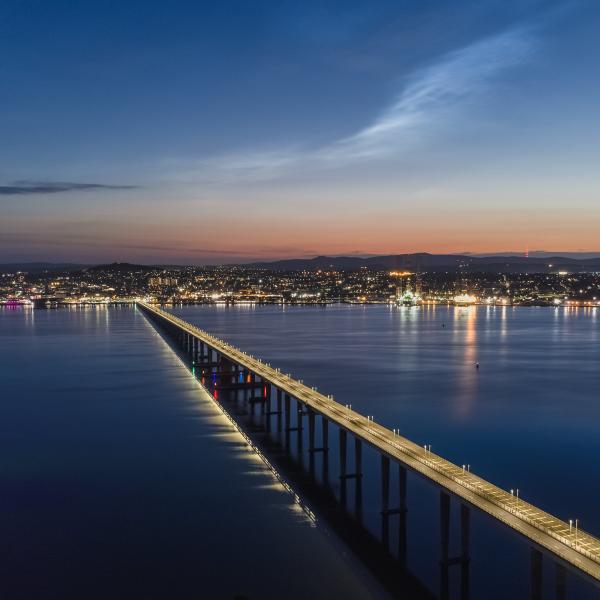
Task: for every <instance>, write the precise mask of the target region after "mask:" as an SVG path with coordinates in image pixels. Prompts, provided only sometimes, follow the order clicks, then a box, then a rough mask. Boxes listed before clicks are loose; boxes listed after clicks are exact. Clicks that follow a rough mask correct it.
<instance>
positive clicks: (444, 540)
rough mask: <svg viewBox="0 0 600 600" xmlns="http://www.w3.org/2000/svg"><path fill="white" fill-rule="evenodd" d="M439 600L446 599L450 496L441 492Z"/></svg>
mask: <svg viewBox="0 0 600 600" xmlns="http://www.w3.org/2000/svg"><path fill="white" fill-rule="evenodd" d="M440 542H441V555H440V598H441V599H442V600H447V598H448V592H449V590H448V583H449V578H448V567H449V564H448V558H449V555H448V550H449V546H450V496H449V495H448V494H447V493H446V492H444V491H442V492H440Z"/></svg>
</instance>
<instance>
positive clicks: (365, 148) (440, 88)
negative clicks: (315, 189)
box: [320, 29, 535, 161]
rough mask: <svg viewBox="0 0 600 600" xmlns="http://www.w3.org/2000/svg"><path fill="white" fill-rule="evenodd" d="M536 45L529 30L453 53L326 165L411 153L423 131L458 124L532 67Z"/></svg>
mask: <svg viewBox="0 0 600 600" xmlns="http://www.w3.org/2000/svg"><path fill="white" fill-rule="evenodd" d="M534 47H535V42H534V39H533V37H532V36H531V34H530V33H529V32H528V31H527V30H524V29H518V30H513V31H509V32H505V33H502V34H499V35H496V36H493V37H489V38H486V39H484V40H481V41H479V42H476V43H474V44H471V45H470V46H467V47H466V48H462V49H460V50H458V51H455V52H451V53H450V54H447V55H445V56H444V57H442V58H441V59H440V60H438V61H437V62H435V63H433V64H431V65H430V66H428V67H426V68H424V69H421V70H419V71H418V72H416V73H414V74H413V75H412V76H411V77H410V78H409V79H408V80H407V82H406V84H405V86H404V88H403V90H402V91H401V92H400V94H399V96H398V98H397V99H396V101H395V102H394V103H393V104H392V105H391V106H390V107H389V108H387V109H386V110H385V111H383V113H382V114H381V115H379V117H378V118H377V119H376V120H375V121H374V122H373V123H372V124H371V125H369V126H368V127H365V128H364V129H363V130H361V131H359V132H358V133H356V134H354V135H352V136H350V137H348V138H346V139H343V140H340V141H338V142H336V143H334V144H332V145H331V146H329V147H328V148H324V149H323V150H322V151H321V152H320V155H321V156H322V157H323V158H324V159H326V160H336V161H347V160H352V159H363V158H375V157H379V156H382V155H389V154H393V153H396V152H399V151H400V152H401V151H402V150H406V149H407V147H408V146H410V145H411V143H412V142H413V141H414V140H415V138H416V137H417V136H420V135H421V134H422V133H423V130H427V132H428V133H429V132H431V130H432V129H433V127H435V128H438V127H440V126H441V125H443V124H448V123H455V122H456V121H457V116H459V115H462V114H464V112H465V111H466V110H467V109H468V107H469V106H472V105H473V103H476V102H477V101H478V100H479V99H480V98H481V97H482V95H483V94H485V93H486V92H487V91H489V90H490V88H491V87H492V84H493V83H494V81H495V80H496V78H497V77H498V76H499V75H500V74H501V73H502V72H503V71H505V70H506V69H509V68H511V67H515V66H518V65H521V64H523V63H524V62H526V61H528V60H529V59H530V57H531V54H532V52H533V50H534Z"/></svg>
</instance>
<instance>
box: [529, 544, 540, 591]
mask: <svg viewBox="0 0 600 600" xmlns="http://www.w3.org/2000/svg"><path fill="white" fill-rule="evenodd" d="M530 590H531V600H542V553H541V552H540V551H539V550H538V549H537V548H532V549H531V587H530Z"/></svg>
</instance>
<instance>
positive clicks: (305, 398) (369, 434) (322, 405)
mask: <svg viewBox="0 0 600 600" xmlns="http://www.w3.org/2000/svg"><path fill="white" fill-rule="evenodd" d="M139 304H140V305H141V306H142V307H144V308H145V309H146V310H148V311H149V312H151V313H154V314H155V315H157V316H159V317H161V318H162V319H164V320H165V321H167V322H170V323H171V324H173V325H175V326H177V327H179V328H180V329H181V330H183V331H185V332H186V333H189V334H191V335H193V336H195V337H197V338H198V339H200V340H201V341H203V342H205V343H206V344H208V345H209V346H211V347H212V348H214V349H215V350H217V351H218V352H219V353H221V354H222V355H223V356H225V357H227V358H228V359H230V360H231V361H233V362H236V363H237V364H239V365H241V366H243V367H245V368H247V369H249V370H251V371H253V372H254V373H256V374H257V375H259V376H260V377H261V378H263V379H265V380H267V381H269V382H271V383H272V384H273V385H275V386H277V387H278V388H279V389H281V390H283V392H285V393H287V394H289V395H290V396H293V397H294V398H297V399H298V400H300V401H302V402H303V403H305V404H306V405H307V406H309V407H310V408H311V409H313V410H314V411H315V412H317V413H319V414H321V415H323V416H325V417H326V418H327V419H329V420H330V421H332V422H334V423H335V424H336V425H338V426H339V427H342V428H343V429H345V430H347V431H349V432H351V433H353V434H354V435H355V436H357V437H359V438H360V439H362V440H364V441H365V442H367V443H368V444H370V445H371V446H373V447H374V448H376V449H377V450H378V451H379V452H381V453H383V454H385V455H387V456H389V457H391V458H393V459H395V460H397V461H400V462H401V463H404V464H405V465H407V466H409V467H410V468H412V469H413V470H414V471H417V472H418V473H420V474H422V475H424V476H425V477H427V478H428V479H430V480H432V481H434V482H435V483H437V484H438V485H440V486H442V487H443V488H445V489H447V490H448V491H450V492H452V493H453V494H455V495H456V496H458V497H459V498H461V499H463V500H465V501H466V502H468V503H470V504H472V505H473V506H475V507H477V508H478V509H480V510H482V511H484V512H486V513H487V514H489V515H491V516H492V517H494V518H496V519H497V520H499V521H501V522H502V523H505V524H506V525H508V526H509V527H511V528H512V529H514V530H516V531H518V532H519V533H521V534H522V535H524V536H525V537H527V538H529V539H530V540H532V541H533V542H535V543H536V544H538V545H539V546H542V547H544V548H546V549H547V550H549V551H550V552H552V553H553V554H555V555H556V556H558V557H560V558H561V559H562V560H564V561H565V562H567V563H569V564H571V565H573V566H574V567H576V568H578V569H580V570H581V571H583V572H584V573H587V574H588V575H590V576H591V577H593V578H594V579H596V580H598V581H600V540H599V539H598V538H596V537H594V536H592V535H590V534H588V533H586V532H584V531H582V530H581V529H579V530H578V531H576V530H575V529H574V528H573V527H570V526H569V524H568V523H566V522H565V521H562V520H560V519H558V518H557V517H555V516H553V515H551V514H549V513H547V512H545V511H543V510H541V509H539V508H537V507H536V506H534V505H532V504H530V503H528V502H526V501H524V500H522V499H520V498H517V497H515V496H514V495H513V494H511V493H509V492H507V491H505V490H502V489H500V488H499V487H497V486H495V485H493V484H491V483H489V482H487V481H486V480H485V479H482V478H481V477H478V476H477V475H474V474H473V473H471V472H469V471H465V470H464V469H462V468H461V467H459V466H457V465H455V464H453V463H451V462H450V461H448V460H446V459H444V458H442V457H441V456H438V455H436V454H435V453H433V452H430V451H427V450H426V449H425V448H423V447H421V446H419V445H418V444H415V443H414V442H411V441H410V440H409V439H407V438H404V437H402V436H399V435H397V434H395V433H394V432H393V431H391V430H389V429H387V428H386V427H384V426H383V425H380V424H378V423H375V422H373V421H371V420H369V419H367V417H365V416H363V415H361V414H359V413H357V412H356V411H354V410H352V409H349V408H346V407H344V406H342V405H341V404H339V403H338V402H336V401H335V400H333V399H332V398H330V397H328V396H325V395H323V394H321V393H319V392H317V391H316V390H315V389H312V388H310V387H308V386H306V385H304V384H303V383H302V382H300V381H297V380H294V379H292V378H291V377H290V376H289V375H286V374H284V373H281V371H280V370H279V369H275V368H273V367H271V366H270V365H269V364H267V363H264V362H262V361H261V360H260V359H257V358H255V357H253V356H251V355H249V354H246V353H245V352H242V351H241V350H239V349H237V348H235V347H234V346H232V345H231V344H228V343H227V342H224V341H223V340H220V339H218V338H216V337H214V336H213V335H211V334H209V333H208V332H206V331H203V330H201V329H199V328H197V327H195V326H193V325H191V324H190V323H187V322H186V321H184V320H183V319H179V318H178V317H176V316H174V315H172V314H170V313H168V312H166V311H164V310H161V309H159V308H156V307H154V306H151V305H149V304H147V303H143V302H140V303H139Z"/></svg>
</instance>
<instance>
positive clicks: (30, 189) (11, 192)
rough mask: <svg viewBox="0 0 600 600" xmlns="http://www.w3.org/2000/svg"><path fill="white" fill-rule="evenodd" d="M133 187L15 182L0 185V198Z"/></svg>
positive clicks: (129, 186)
mask: <svg viewBox="0 0 600 600" xmlns="http://www.w3.org/2000/svg"><path fill="white" fill-rule="evenodd" d="M136 187H137V186H134V185H109V184H105V183H75V182H70V181H57V182H49V181H16V182H15V183H13V184H12V185H0V196H22V195H28V194H59V193H64V192H85V191H94V190H131V189H135V188H136Z"/></svg>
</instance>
